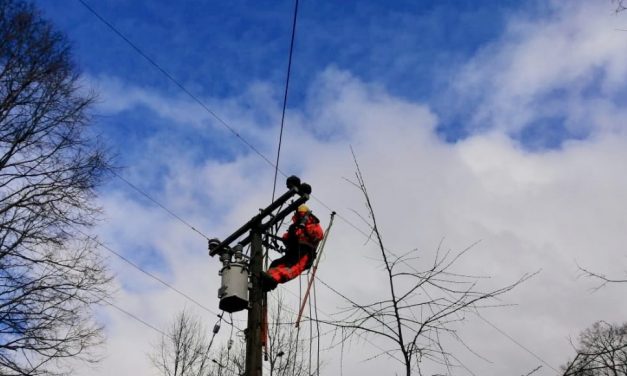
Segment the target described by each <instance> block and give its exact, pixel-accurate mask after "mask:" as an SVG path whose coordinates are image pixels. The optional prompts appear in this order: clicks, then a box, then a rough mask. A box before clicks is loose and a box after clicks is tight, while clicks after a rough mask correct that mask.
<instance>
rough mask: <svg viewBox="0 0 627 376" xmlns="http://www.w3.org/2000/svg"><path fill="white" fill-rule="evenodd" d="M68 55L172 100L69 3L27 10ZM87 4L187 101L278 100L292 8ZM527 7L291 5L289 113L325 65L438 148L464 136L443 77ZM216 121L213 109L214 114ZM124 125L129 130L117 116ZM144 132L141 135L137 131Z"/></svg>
mask: <svg viewBox="0 0 627 376" xmlns="http://www.w3.org/2000/svg"><path fill="white" fill-rule="evenodd" d="M37 4H38V6H40V7H41V8H42V9H43V10H44V12H45V14H46V15H47V16H48V17H49V18H51V19H52V20H54V22H55V24H56V25H58V26H59V27H60V28H61V29H62V30H64V31H65V32H66V33H67V34H68V35H69V37H70V39H71V41H72V42H73V44H74V46H75V55H76V58H77V62H78V64H79V66H80V67H81V68H82V69H83V70H84V71H85V72H86V73H88V74H90V75H93V76H100V75H105V76H114V77H118V78H124V79H125V80H127V82H129V83H133V84H135V85H138V86H141V87H151V88H155V89H158V90H160V91H162V92H164V93H170V94H172V95H176V94H181V93H180V90H179V89H178V88H177V87H176V86H175V85H173V84H172V83H171V82H169V81H168V80H167V79H166V78H165V77H164V76H163V75H162V74H161V73H160V72H159V71H157V70H156V69H154V67H152V66H150V64H149V63H147V62H146V61H145V60H144V59H143V58H142V57H141V56H139V55H138V54H137V53H136V52H135V51H134V50H133V49H132V48H131V47H130V46H129V45H128V44H126V43H125V42H124V41H123V40H122V39H121V38H119V37H118V36H117V35H115V34H114V33H113V32H111V30H109V29H108V28H107V27H106V26H105V25H104V24H103V23H101V22H96V21H98V20H97V19H96V18H95V17H94V16H93V15H92V14H91V13H90V12H89V11H88V10H87V9H86V8H85V7H83V5H82V4H81V3H80V2H78V1H70V0H63V1H54V2H44V1H40V2H37ZM91 6H92V7H93V8H94V9H95V10H96V11H97V12H98V13H99V14H101V15H102V17H103V18H105V19H106V20H108V21H109V22H111V23H112V24H113V25H114V26H115V27H116V28H117V29H118V30H120V32H122V33H123V34H124V35H125V36H126V37H128V38H129V39H130V40H131V41H133V42H134V43H135V44H136V45H137V46H138V47H140V48H141V50H142V51H144V52H145V53H146V54H147V55H148V56H150V57H151V58H153V59H154V60H155V61H156V62H157V63H158V64H159V65H161V66H162V67H163V68H164V69H165V70H166V71H168V72H169V73H170V74H171V75H172V76H173V77H175V78H176V79H177V80H178V81H179V82H181V83H182V84H183V85H184V86H185V87H187V88H189V89H190V91H191V92H192V93H194V94H195V95H198V96H205V95H207V96H212V97H232V96H237V95H240V94H241V93H242V92H243V91H244V90H246V88H247V86H248V85H250V84H251V83H252V82H259V81H261V82H264V83H267V84H269V85H270V86H271V87H272V88H273V89H274V92H273V95H274V98H273V99H274V100H276V101H278V100H280V98H281V94H282V90H281V89H282V87H283V85H284V81H285V71H286V65H287V50H288V46H289V38H290V28H291V16H292V11H293V6H294V4H293V2H286V1H261V2H246V1H235V2H228V3H221V2H210V3H207V2H202V1H184V2H178V3H173V2H168V1H153V2H137V1H107V2H95V3H93V4H91ZM540 8H541V5H537V4H536V2H534V1H527V2H520V1H431V2H419V3H417V2H415V1H398V2H392V3H391V4H390V3H389V2H383V1H382V2H378V1H364V2H359V3H353V2H337V1H321V2H306V1H305V2H302V3H301V4H300V12H299V19H298V30H297V37H296V47H295V48H296V50H295V54H294V60H293V67H294V69H293V71H292V78H291V88H290V89H291V90H290V102H289V104H290V106H291V107H298V106H300V105H302V103H303V98H304V96H306V95H307V90H308V88H309V87H310V85H311V84H312V82H314V81H315V79H316V77H317V75H318V74H319V73H320V72H321V71H323V70H324V69H326V68H327V67H329V66H334V67H337V68H338V69H346V70H349V71H350V72H351V73H352V74H353V75H355V76H356V77H358V78H360V79H363V80H365V81H367V82H371V83H376V84H379V85H381V86H382V87H384V88H385V89H386V90H387V91H389V92H390V93H391V94H393V95H396V96H399V97H403V98H407V99H410V100H430V101H431V102H432V104H433V106H434V109H435V111H436V112H437V113H438V115H439V116H441V117H442V119H443V120H444V121H443V123H442V124H440V131H441V134H442V136H443V137H444V138H445V139H447V140H457V139H459V138H460V137H463V136H464V135H465V134H466V133H467V132H468V129H464V128H465V126H463V125H462V124H460V121H461V120H460V117H463V116H464V115H465V114H456V113H455V112H456V111H455V110H456V109H454V108H451V107H450V102H451V98H449V97H447V96H446V95H444V93H443V92H445V91H446V88H447V86H449V84H450V83H449V81H450V80H451V79H452V77H454V72H455V71H456V70H457V69H458V68H459V66H460V65H462V64H464V63H465V62H466V61H467V60H468V59H469V58H470V57H471V56H472V55H474V54H475V53H476V52H477V51H478V50H479V49H480V48H481V47H482V46H484V45H485V44H486V43H489V42H491V41H493V40H495V39H496V38H498V36H499V35H501V33H502V32H503V30H504V28H505V25H506V21H507V18H508V17H511V16H512V14H516V13H524V14H526V15H527V16H529V17H532V16H534V15H536V14H537V15H539V16H540V17H545V16H546V15H544V14H542V13H541V12H540ZM217 112H219V109H217ZM128 121H133V119H132V118H129V119H128ZM146 128H147V131H149V129H150V125H148V126H147V127H146Z"/></svg>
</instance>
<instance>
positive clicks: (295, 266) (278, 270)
mask: <svg viewBox="0 0 627 376" xmlns="http://www.w3.org/2000/svg"><path fill="white" fill-rule="evenodd" d="M309 257H310V255H309V253H304V254H302V257H300V258H296V259H295V260H287V261H294V262H281V263H277V264H275V265H274V266H273V267H270V268H269V269H268V272H267V273H268V275H269V276H270V277H272V279H274V280H275V281H276V282H277V283H285V282H287V281H289V280H292V279H294V278H296V277H298V275H299V274H300V273H302V272H303V270H305V267H306V266H307V264H308V263H309ZM273 264H274V263H273Z"/></svg>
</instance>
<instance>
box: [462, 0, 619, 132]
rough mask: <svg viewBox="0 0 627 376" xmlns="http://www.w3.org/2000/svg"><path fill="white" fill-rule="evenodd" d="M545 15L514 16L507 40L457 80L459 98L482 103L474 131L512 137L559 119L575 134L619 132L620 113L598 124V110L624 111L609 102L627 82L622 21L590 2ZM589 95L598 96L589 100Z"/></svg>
mask: <svg viewBox="0 0 627 376" xmlns="http://www.w3.org/2000/svg"><path fill="white" fill-rule="evenodd" d="M549 8H550V12H549V15H546V16H544V17H542V18H541V19H540V20H537V19H532V18H530V16H529V15H526V14H522V15H517V16H515V17H512V19H511V20H510V23H509V25H508V28H507V30H506V32H505V34H504V35H503V36H502V37H501V38H499V39H498V40H497V41H495V42H494V43H492V44H490V45H488V46H485V47H484V48H483V49H482V51H480V52H479V53H478V54H477V56H476V57H474V58H473V59H472V60H471V61H470V62H469V64H468V65H467V66H466V67H465V68H464V69H463V70H462V72H461V73H460V75H458V76H456V77H454V79H453V81H454V85H455V86H456V90H457V92H458V93H459V94H461V95H462V98H468V97H475V98H478V99H479V101H478V103H475V102H472V105H477V108H476V111H471V112H472V113H474V118H473V121H474V124H475V125H483V126H485V125H489V126H496V127H499V128H501V129H506V130H509V131H517V130H520V129H521V128H524V127H525V126H526V125H529V123H530V122H533V121H534V120H537V119H538V118H541V117H546V116H563V117H564V118H565V119H566V125H567V127H569V128H570V129H571V130H575V131H576V130H579V129H581V128H583V129H585V130H592V131H595V129H597V128H609V129H612V128H620V129H624V126H623V124H624V120H625V118H624V113H622V114H621V115H622V116H620V117H615V118H614V119H613V121H611V122H609V124H608V122H601V121H596V120H597V116H600V115H601V114H600V113H599V112H598V111H595V108H596V107H597V106H599V105H603V106H605V107H606V108H604V110H610V111H609V113H616V112H622V111H618V110H616V109H615V107H616V105H615V103H614V101H615V100H617V99H621V97H622V95H621V93H623V92H624V82H625V78H626V77H627V67H625V64H623V62H624V61H625V59H626V58H627V48H626V47H627V37H626V36H625V33H624V32H622V31H620V29H622V28H624V24H625V21H626V17H625V16H624V15H623V14H614V13H612V12H611V9H609V8H608V7H607V6H603V4H600V3H599V2H592V1H588V2H585V1H571V2H563V1H555V2H552V3H551V5H550V6H549ZM590 90H594V91H597V92H598V93H595V94H594V95H592V97H590V94H589V91H590ZM555 96H557V97H558V99H556V98H555ZM462 100H463V99H462ZM590 107H592V108H590ZM582 114H586V115H588V116H584V117H583V118H582ZM603 114H604V117H605V118H606V119H607V117H608V115H609V114H608V112H607V111H603Z"/></svg>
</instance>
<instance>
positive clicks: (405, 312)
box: [328, 158, 529, 376]
mask: <svg viewBox="0 0 627 376" xmlns="http://www.w3.org/2000/svg"><path fill="white" fill-rule="evenodd" d="M355 166H356V173H355V178H356V181H354V182H352V181H351V183H352V184H354V185H355V186H356V187H357V188H358V189H359V190H360V191H361V193H362V194H363V197H364V199H365V203H366V208H367V211H368V217H369V218H368V219H366V218H364V219H365V220H367V221H368V223H369V226H370V229H371V231H372V234H371V236H372V238H374V240H375V241H376V243H377V245H378V249H379V252H380V256H381V261H382V264H383V268H384V270H385V275H386V276H387V280H386V282H387V286H388V288H389V292H388V293H387V295H386V297H384V298H383V299H378V300H375V301H372V302H365V303H363V302H357V301H355V300H354V299H351V298H349V297H346V296H345V299H347V300H348V302H349V303H350V306H349V307H347V308H346V309H345V310H344V311H342V312H341V314H343V317H341V318H340V319H339V320H337V321H335V322H329V323H328V324H331V325H335V326H336V327H340V328H342V330H343V332H344V336H343V338H344V339H346V338H347V337H349V336H352V335H354V334H359V335H367V336H368V335H370V336H376V337H377V338H380V339H384V340H386V341H387V342H388V346H387V347H386V348H385V350H384V351H383V352H382V353H381V354H379V355H376V356H389V357H392V358H395V359H396V360H399V361H400V362H401V363H402V364H403V366H404V369H405V374H406V375H407V376H409V375H411V374H412V373H418V374H420V372H421V363H422V362H423V361H425V360H431V361H433V362H436V363H437V364H441V365H443V366H445V367H447V369H448V371H449V373H450V372H451V369H452V367H455V366H463V364H460V363H459V362H458V361H457V358H456V357H455V356H454V355H453V354H452V353H450V352H449V351H447V350H446V349H445V344H444V341H443V338H442V337H443V336H444V335H450V336H452V337H453V338H454V339H456V340H459V341H462V340H461V338H460V337H459V336H458V335H457V334H456V331H455V326H454V324H455V322H458V321H461V320H464V317H465V315H467V314H468V313H471V312H472V313H475V312H476V310H477V309H479V308H481V307H482V306H483V305H482V304H483V303H484V302H486V303H485V304H487V302H488V301H490V300H493V299H494V298H496V297H498V296H499V295H502V294H504V293H506V292H508V291H509V290H511V289H512V288H514V287H515V286H516V285H518V284H519V283H521V282H523V281H524V280H525V279H526V278H528V277H529V276H523V277H522V278H521V279H519V280H517V281H516V282H514V283H513V284H511V285H507V286H505V287H502V288H498V289H495V290H491V291H481V290H479V289H478V287H477V283H478V279H479V277H473V276H469V275H464V274H460V273H456V272H455V271H454V267H455V266H456V263H457V262H458V261H459V260H460V259H461V257H462V256H464V255H465V254H466V253H468V252H469V250H470V249H471V248H470V247H469V248H467V249H465V250H462V251H460V252H451V251H442V249H440V248H438V249H437V251H436V253H435V255H434V257H433V261H432V262H430V263H429V265H428V266H427V267H423V269H419V268H418V267H416V266H415V262H416V260H417V257H416V252H417V251H411V252H409V253H406V254H403V255H400V256H399V255H395V254H394V253H392V252H391V251H390V250H388V249H387V248H386V247H385V244H384V241H383V236H382V234H381V231H380V229H379V227H378V224H377V219H376V217H375V210H374V207H373V203H372V197H371V196H370V195H369V193H368V190H367V188H366V183H365V181H364V177H363V175H362V172H361V170H360V167H359V164H358V162H357V158H355ZM329 287H330V286H329ZM462 343H463V341H462Z"/></svg>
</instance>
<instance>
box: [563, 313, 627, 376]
mask: <svg viewBox="0 0 627 376" xmlns="http://www.w3.org/2000/svg"><path fill="white" fill-rule="evenodd" d="M576 351H577V355H576V356H575V358H574V359H573V360H572V361H570V362H568V363H567V364H566V365H564V366H562V371H563V372H564V373H563V376H627V323H625V324H623V325H620V326H618V325H611V324H608V323H606V322H603V321H599V322H596V323H594V324H593V325H592V327H590V328H588V329H586V330H584V331H583V332H582V333H581V334H580V335H579V345H578V346H577V347H576Z"/></svg>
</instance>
